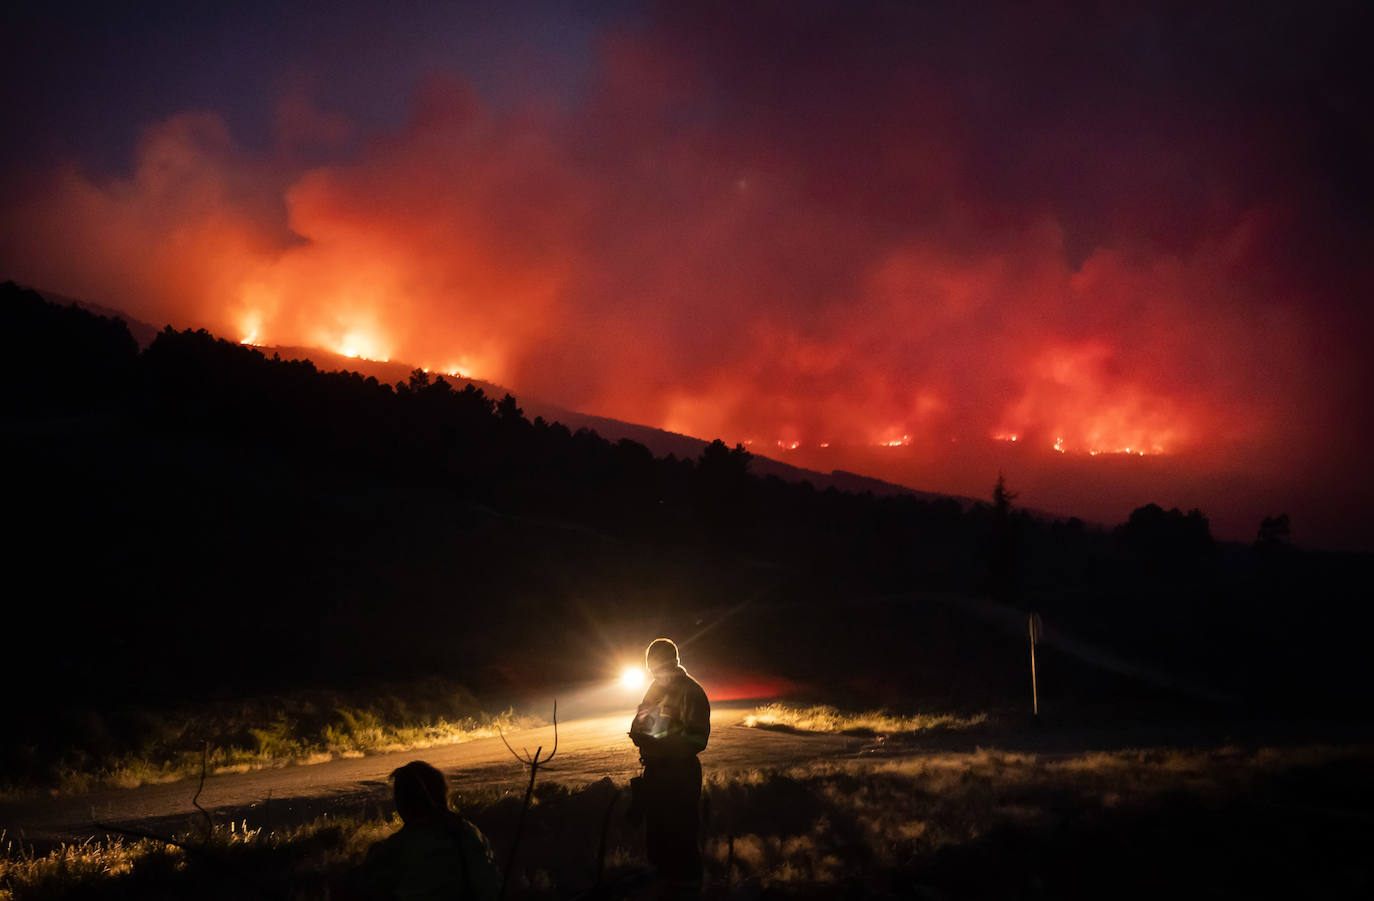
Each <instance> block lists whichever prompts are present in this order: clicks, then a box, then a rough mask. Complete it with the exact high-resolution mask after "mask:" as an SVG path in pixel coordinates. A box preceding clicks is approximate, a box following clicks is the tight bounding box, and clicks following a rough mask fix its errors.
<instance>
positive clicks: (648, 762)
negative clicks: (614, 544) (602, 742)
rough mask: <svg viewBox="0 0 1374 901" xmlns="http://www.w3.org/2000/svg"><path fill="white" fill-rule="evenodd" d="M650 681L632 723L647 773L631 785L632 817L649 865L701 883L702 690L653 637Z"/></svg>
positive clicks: (676, 880)
mask: <svg viewBox="0 0 1374 901" xmlns="http://www.w3.org/2000/svg"><path fill="white" fill-rule="evenodd" d="M644 663H645V665H646V666H647V667H648V669H649V672H650V674H651V675H652V676H653V677H654V681H653V683H652V684H651V685H650V686H649V688H648V690H647V691H646V692H645V693H644V700H643V701H641V702H640V704H639V709H638V710H636V711H635V717H634V720H633V721H632V722H631V724H630V739H631V740H632V741H633V742H634V743H635V745H636V746H637V747H638V748H639V760H640V763H642V764H643V765H644V773H643V775H642V776H641V777H640V778H639V779H638V780H637V781H633V780H632V781H633V782H634V784H633V785H632V789H634V791H633V797H632V802H631V805H632V806H631V814H632V816H643V819H644V844H645V849H646V851H647V852H648V856H649V862H650V863H651V864H653V866H654V868H655V869H656V870H657V871H658V875H659V876H660V878H662V879H663V880H664V881H665V882H667V883H672V884H677V885H681V886H682V887H684V888H686V889H689V890H690V888H692V887H696V888H699V887H700V885H701V878H702V873H701V849H700V847H699V845H698V842H697V839H698V830H699V828H700V823H699V816H700V814H699V811H700V807H701V762H700V761H699V760H697V755H698V754H700V753H701V752H702V751H704V750H705V749H706V742H707V739H708V738H709V737H710V735H711V704H710V702H709V701H708V700H707V699H706V692H705V691H703V690H702V688H701V686H700V685H699V684H698V683H697V681H696V680H695V679H693V678H692V677H691V676H690V675H688V674H687V671H686V670H685V669H683V668H682V663H681V658H680V657H679V655H678V649H677V645H676V644H674V643H673V642H672V641H670V640H669V639H667V638H659V639H656V640H654V641H653V642H652V643H651V644H650V645H649V647H648V650H647V651H645V653H644Z"/></svg>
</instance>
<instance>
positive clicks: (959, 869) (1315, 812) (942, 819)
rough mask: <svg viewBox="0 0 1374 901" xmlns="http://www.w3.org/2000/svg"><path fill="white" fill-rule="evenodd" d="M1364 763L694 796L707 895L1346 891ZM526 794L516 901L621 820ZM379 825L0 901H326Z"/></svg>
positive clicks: (47, 881)
mask: <svg viewBox="0 0 1374 901" xmlns="http://www.w3.org/2000/svg"><path fill="white" fill-rule="evenodd" d="M1370 756H1371V752H1370V751H1369V749H1361V748H1339V747H1307V748H1298V749H1264V750H1258V751H1254V750H1243V749H1238V748H1217V749H1208V750H1198V751H1194V750H1186V749H1167V748H1165V749H1142V750H1131V751H1121V752H1104V753H1085V754H1081V755H1076V756H1071V757H1062V758H1055V759H1044V758H1040V757H1037V756H1035V755H1030V754H1005V753H999V752H996V751H979V752H976V753H973V754H938V755H928V756H920V757H909V758H900V759H889V760H848V761H833V762H828V763H818V764H812V765H809V766H806V767H801V768H792V769H787V770H780V771H769V770H757V771H751V772H743V773H717V774H713V775H710V776H709V777H708V779H707V784H706V796H707V797H708V798H709V807H710V817H709V819H708V820H707V821H706V822H705V823H704V824H703V850H704V859H705V866H706V877H707V884H706V885H707V890H706V895H707V897H719V898H725V897H745V898H753V897H758V896H759V895H767V896H780V897H834V896H845V897H859V896H869V897H912V896H913V895H914V896H916V897H1019V896H1036V895H1038V896H1042V897H1063V898H1079V897H1082V898H1089V897H1091V898H1098V897H1104V896H1115V897H1158V896H1160V894H1161V893H1163V894H1168V893H1169V891H1171V890H1176V889H1177V888H1178V887H1179V886H1186V887H1187V890H1188V891H1187V892H1185V894H1187V893H1196V894H1210V895H1215V896H1231V897H1234V896H1238V895H1242V894H1246V893H1254V892H1259V891H1261V890H1262V889H1265V888H1276V887H1277V888H1282V887H1284V886H1287V887H1290V888H1301V889H1302V891H1301V892H1299V894H1303V893H1306V894H1307V895H1308V896H1312V897H1315V896H1322V897H1357V896H1359V895H1360V891H1359V890H1358V889H1359V887H1360V886H1366V887H1367V886H1368V885H1369V880H1370V875H1371V866H1370V864H1369V862H1368V859H1367V854H1366V853H1365V849H1366V848H1367V845H1368V842H1369V841H1370V840H1371V838H1374V835H1372V834H1371V833H1372V832H1374V827H1371V822H1374V819H1372V818H1371V816H1370V813H1371V811H1370V810H1369V809H1368V802H1369V801H1370V799H1374V775H1371V768H1370V767H1369V765H1368V764H1369V757H1370ZM536 794H537V799H538V803H537V804H536V805H535V806H534V808H533V809H532V810H531V814H530V816H531V820H530V823H529V827H528V828H529V830H530V831H529V832H528V833H527V834H528V835H532V836H535V837H536V838H535V839H533V840H531V841H530V842H529V843H528V844H527V845H526V846H525V847H524V848H523V849H522V851H521V856H520V865H519V866H518V867H517V877H516V878H517V886H516V888H517V890H516V891H515V892H513V893H512V894H513V896H515V897H540V898H544V897H567V896H569V895H571V894H574V893H576V892H579V891H582V890H585V889H586V888H587V887H588V886H589V885H590V884H591V881H592V878H593V874H594V872H595V853H596V847H597V841H598V838H599V829H600V823H601V822H602V818H603V817H604V815H605V812H606V810H607V809H608V807H610V806H611V805H622V806H621V807H620V808H618V809H623V804H624V794H623V786H615V785H614V784H612V783H611V782H610V780H603V781H602V782H599V783H594V784H592V785H588V786H583V787H580V788H577V789H575V790H574V789H568V788H565V787H563V786H560V785H557V784H554V783H546V784H543V785H541V786H540V787H539V788H538V790H537V793H536ZM1361 798H1363V799H1364V801H1363V802H1361V801H1360V799H1361ZM1361 803H1365V805H1366V806H1365V807H1364V808H1361V807H1360V804H1361ZM518 806H519V805H518V799H517V796H516V795H514V794H502V793H499V792H482V793H478V794H476V795H473V796H470V797H469V798H468V804H467V807H466V808H465V810H464V813H465V815H467V816H468V817H469V818H470V819H472V820H473V821H474V822H476V823H477V824H478V825H479V826H480V827H481V828H482V829H483V830H484V831H485V832H486V833H487V835H488V836H489V837H490V838H491V840H492V842H493V845H494V847H495V848H496V850H497V853H498V859H500V860H502V861H504V859H505V849H506V842H507V841H508V840H509V837H510V835H511V833H512V832H513V827H514V821H515V817H516V815H517V813H518ZM395 825H396V824H395V821H394V820H382V819H369V820H344V821H339V820H335V819H331V818H325V819H322V820H318V821H316V822H314V823H311V824H308V825H306V826H303V827H300V828H297V829H293V830H288V831H284V832H275V833H273V834H272V835H268V836H264V835H262V834H261V833H260V832H256V831H254V830H253V829H245V828H243V827H239V828H237V829H236V830H235V829H234V828H232V827H230V828H229V829H227V830H226V829H220V830H216V831H215V832H214V833H213V834H212V835H211V836H208V837H206V836H200V837H196V839H195V840H196V841H197V842H200V843H201V844H203V845H204V847H203V848H202V849H200V850H197V851H195V852H184V851H181V850H178V849H175V848H171V849H169V848H167V847H165V846H161V845H159V844H157V843H150V842H143V841H138V842H125V841H121V840H118V839H116V840H113V841H110V842H105V843H99V842H86V843H83V844H80V845H71V846H64V847H62V848H59V849H56V850H54V851H53V852H52V853H51V854H47V855H41V856H39V855H33V854H31V853H30V854H25V853H24V852H22V850H17V849H15V848H13V847H7V848H6V849H5V854H6V857H5V859H3V860H0V899H10V898H13V899H15V901H24V899H45V901H47V899H60V898H69V897H75V896H77V895H80V896H81V897H85V898H95V899H101V898H114V897H149V898H164V897H165V898H172V897H204V898H231V897H243V896H246V895H247V894H250V892H248V891H247V890H246V889H245V886H247V887H251V888H253V889H254V891H253V892H252V894H255V895H257V896H261V897H281V898H297V899H313V898H319V899H323V898H326V897H328V896H329V891H330V885H331V883H332V882H333V881H334V880H336V879H337V878H338V877H340V876H341V875H342V874H344V873H345V872H346V871H347V870H348V868H349V867H351V866H352V865H353V864H354V863H355V862H356V861H357V860H359V859H360V857H361V855H362V854H363V853H364V851H365V848H366V847H367V845H368V844H370V843H371V842H372V841H375V840H377V839H379V838H381V837H383V836H384V835H386V834H388V833H389V832H390V831H391V830H392V829H393V828H395ZM608 839H609V842H608V852H609V853H608V856H607V873H608V876H609V877H610V878H611V879H612V880H615V879H624V880H626V881H633V876H634V874H635V873H637V872H641V871H642V869H643V867H644V856H643V845H642V838H641V837H640V835H639V834H638V832H637V831H636V830H633V829H631V828H629V827H628V826H626V825H625V823H624V822H623V820H622V818H621V817H619V816H616V817H613V818H612V821H611V829H610V832H609V835H608ZM1255 861H1264V862H1265V864H1264V866H1263V867H1256V866H1255V865H1254V862H1255ZM226 874H227V875H226ZM1178 880H1186V881H1178ZM1175 893H1176V892H1175Z"/></svg>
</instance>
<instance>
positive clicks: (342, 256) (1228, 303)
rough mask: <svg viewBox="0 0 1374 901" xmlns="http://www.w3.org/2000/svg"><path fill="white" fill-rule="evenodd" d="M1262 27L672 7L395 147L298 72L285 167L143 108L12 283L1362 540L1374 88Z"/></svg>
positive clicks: (411, 122)
mask: <svg viewBox="0 0 1374 901" xmlns="http://www.w3.org/2000/svg"><path fill="white" fill-rule="evenodd" d="M1232 12H1233V11H1229V10H1226V9H1217V8H1212V9H1208V10H1203V11H1200V12H1199V11H1196V10H1194V9H1193V8H1192V6H1191V5H1189V6H1187V7H1181V8H1179V9H1178V10H1175V11H1172V12H1165V13H1160V12H1157V11H1153V10H1147V9H1145V8H1143V7H1142V8H1139V9H1129V8H1127V9H1124V10H1122V9H1117V8H1116V7H1113V8H1111V9H1103V10H1095V11H1085V10H1069V9H1061V10H1058V11H1055V12H1052V13H1046V12H1044V11H1036V12H1031V11H1028V10H1024V9H1022V8H1021V5H1019V4H1018V5H1013V6H1012V7H1011V8H1010V9H1009V10H999V11H997V12H996V14H994V13H992V12H989V11H984V12H982V13H966V14H958V15H956V14H953V13H950V12H949V11H947V10H940V9H927V8H922V9H912V8H910V7H909V6H908V5H906V4H901V5H897V6H893V7H887V6H884V5H882V4H877V5H864V8H863V10H862V11H861V12H857V13H855V12H849V11H842V8H841V7H839V6H834V5H826V4H822V5H815V6H812V5H808V4H791V3H789V4H781V5H761V6H751V7H747V8H744V7H740V6H739V5H737V4H726V5H723V6H721V7H719V8H715V9H712V8H704V7H702V6H701V5H698V4H691V5H682V4H670V5H668V6H666V7H664V8H663V9H662V10H659V11H657V12H656V13H655V14H653V15H650V16H648V17H646V18H645V19H644V20H643V21H639V22H637V23H636V24H634V25H633V26H626V27H623V28H620V29H618V30H612V31H610V32H608V33H606V34H604V35H602V36H601V38H600V39H599V41H598V43H597V45H596V46H597V53H596V58H595V62H594V65H593V66H592V70H591V76H590V79H589V82H588V84H587V86H586V89H585V91H584V92H583V95H582V96H580V97H578V98H577V99H576V100H575V102H572V103H554V102H545V100H546V98H544V97H541V96H540V95H539V94H538V93H532V94H531V95H530V96H529V97H527V98H525V99H524V100H523V101H522V102H519V103H515V104H510V103H505V104H501V105H494V104H492V103H490V102H489V100H488V99H487V98H484V96H482V94H481V93H480V92H479V91H477V90H476V89H475V88H474V87H473V86H472V85H471V84H470V83H469V82H468V81H466V80H465V79H464V77H463V75H462V73H461V71H460V68H459V67H454V68H453V69H452V70H448V71H434V72H432V73H431V74H430V75H429V76H427V77H425V78H424V79H423V80H422V81H421V82H420V83H419V84H417V85H415V86H414V87H413V88H412V89H411V93H410V96H409V97H408V98H406V101H405V102H406V103H408V113H407V114H406V115H405V116H404V117H403V119H402V121H400V123H399V124H397V125H394V126H391V127H388V128H385V129H382V130H377V131H373V132H370V133H362V132H361V131H360V128H359V126H357V124H356V123H353V122H351V121H350V120H349V119H348V118H347V116H346V115H345V114H343V113H341V112H340V111H338V110H324V109H322V108H321V107H320V106H319V105H318V104H317V103H316V102H315V100H314V98H312V97H311V96H310V95H309V93H308V90H306V89H304V88H302V87H301V86H300V85H295V86H293V87H292V89H291V90H290V91H288V92H285V93H284V94H283V96H282V98H281V99H280V102H279V104H278V106H277V109H276V113H275V119H274V121H275V123H276V136H275V141H273V142H271V143H270V146H266V147H257V148H255V149H251V150H250V149H245V148H244V147H242V146H239V145H238V144H237V143H236V141H235V137H234V135H232V134H230V132H229V129H228V127H227V126H226V125H225V123H224V120H223V119H222V118H221V117H219V116H218V115H217V114H216V113H215V112H214V111H213V104H210V106H209V108H208V111H200V112H187V113H184V114H182V115H178V116H176V117H173V118H171V119H168V120H164V121H160V122H153V123H149V124H148V126H147V130H146V136H145V139H144V140H143V142H142V144H141V145H140V147H139V148H138V150H137V153H136V156H135V159H134V160H133V164H132V169H131V171H130V172H129V173H128V174H126V175H124V176H121V177H114V178H110V177H104V176H98V175H93V174H86V173H83V172H81V171H79V170H76V169H73V168H70V167H67V168H59V169H56V170H55V171H52V172H51V173H49V174H48V176H47V178H46V179H45V180H44V181H43V182H42V183H41V184H40V183H34V182H30V183H28V184H27V185H25V187H24V190H23V191H22V192H21V194H20V195H18V196H16V197H15V198H14V201H15V202H13V203H11V204H10V205H9V207H8V211H7V212H6V213H5V214H4V217H3V231H0V235H2V236H3V237H2V238H0V241H2V243H0V263H3V265H4V266H5V267H6V270H7V272H8V273H9V274H11V275H13V276H14V277H17V278H20V279H22V280H24V281H27V282H30V283H32V284H35V285H38V286H41V287H48V288H52V289H54V290H59V291H62V292H64V293H68V294H73V295H76V296H85V297H90V298H95V299H100V300H103V301H105V302H109V303H112V304H115V305H119V306H122V307H124V308H126V309H128V310H129V312H131V313H132V314H134V315H136V316H139V317H141V318H145V319H150V320H154V321H158V322H161V321H171V322H174V323H178V324H197V325H201V324H203V325H206V326H208V327H210V328H212V329H215V330H217V331H220V332H222V333H225V334H228V335H232V336H235V337H241V338H249V339H252V340H254V341H256V342H259V343H272V344H306V345H322V346H325V347H329V348H333V349H339V350H346V351H349V352H352V353H357V354H361V355H364V356H370V357H378V358H380V357H390V358H393V359H399V360H405V361H408V362H414V363H416V364H419V365H425V366H430V367H434V368H438V369H443V370H454V369H457V370H461V371H463V372H465V373H470V374H474V375H478V376H481V377H484V378H488V379H491V380H493V381H497V382H501V383H504V384H509V385H511V386H513V387H515V388H516V389H518V390H519V391H522V392H527V393H529V394H531V395H534V396H540V397H545V398H548V399H550V400H555V401H558V402H561V403H563V404H565V405H568V406H573V407H577V408H581V409H585V410H587V411H589V412H596V413H601V414H605V415H611V416H615V417H618V418H622V419H627V420H633V421H638V422H644V423H648V424H652V425H656V426H661V427H665V428H669V429H672V430H675V431H681V432H685V433H690V434H694V435H699V436H705V437H714V436H717V435H719V436H721V437H724V438H726V439H727V440H729V441H732V442H733V441H751V442H753V443H752V444H751V445H750V446H751V447H752V448H753V449H755V450H758V451H761V452H768V453H774V454H777V453H783V451H781V450H780V449H779V448H778V445H779V444H781V445H783V446H784V447H791V445H792V443H793V442H797V443H799V446H798V447H797V449H796V450H795V451H791V453H792V454H793V456H792V457H787V458H786V459H789V460H795V461H796V462H799V463H802V464H804V465H814V466H818V467H824V468H831V466H838V465H847V466H854V467H859V466H862V467H864V468H865V470H866V471H871V472H874V473H875V474H880V475H883V476H885V477H888V478H893V479H895V480H897V481H902V482H905V483H907V484H912V485H915V486H917V487H923V488H930V489H935V490H951V491H959V492H964V493H974V494H978V495H982V494H985V493H986V491H985V489H986V488H987V487H988V486H989V485H990V484H991V482H992V480H993V479H995V477H996V471H997V469H998V468H999V467H1005V468H1007V469H1009V470H1010V472H1009V476H1010V477H1011V478H1012V480H1013V482H1014V483H1015V484H1016V485H1019V487H1021V489H1022V498H1023V500H1025V501H1026V502H1028V503H1030V504H1031V505H1033V506H1039V507H1041V508H1045V509H1052V510H1062V511H1065V512H1076V513H1080V514H1083V515H1088V516H1094V517H1099V518H1103V519H1120V518H1121V517H1124V515H1125V513H1127V512H1129V510H1130V508H1131V506H1132V505H1134V504H1136V503H1144V502H1146V501H1151V500H1158V501H1161V502H1165V503H1177V504H1181V505H1184V506H1195V505H1196V506H1202V507H1204V509H1206V510H1207V511H1208V512H1209V513H1211V514H1212V515H1213V517H1214V519H1215V520H1217V522H1218V524H1219V525H1221V526H1222V531H1223V532H1224V533H1229V534H1232V535H1237V536H1241V537H1245V536H1246V535H1248V534H1250V533H1252V532H1253V528H1254V525H1255V524H1256V523H1257V522H1258V518H1259V516H1261V515H1264V514H1266V513H1276V512H1278V511H1279V510H1280V509H1288V510H1290V512H1293V515H1294V517H1295V520H1296V522H1297V523H1298V528H1299V538H1300V539H1301V538H1302V537H1303V535H1302V531H1301V530H1302V526H1303V523H1304V518H1306V521H1307V522H1308V523H1310V524H1311V529H1312V531H1311V533H1309V534H1310V535H1311V536H1312V537H1314V538H1315V539H1316V540H1320V541H1322V542H1327V543H1340V544H1352V543H1354V544H1361V543H1369V542H1371V541H1374V536H1368V535H1366V536H1363V537H1361V536H1360V535H1358V534H1356V533H1355V532H1352V531H1351V530H1352V529H1358V523H1357V522H1356V519H1357V518H1356V517H1354V516H1351V515H1348V514H1342V513H1340V509H1341V508H1343V507H1344V506H1347V505H1350V504H1352V503H1355V504H1358V503H1365V504H1366V505H1367V502H1368V501H1369V500H1370V499H1371V498H1370V497H1369V494H1370V490H1369V488H1368V482H1369V480H1368V478H1367V476H1365V475H1363V473H1362V471H1361V470H1360V469H1359V468H1358V466H1357V460H1356V456H1357V454H1356V451H1355V449H1356V448H1357V447H1359V446H1361V445H1362V444H1363V443H1364V442H1365V440H1366V439H1367V438H1369V437H1370V436H1371V432H1372V431H1374V430H1371V428H1370V414H1369V412H1368V407H1369V404H1368V386H1369V384H1370V381H1369V375H1370V372H1369V364H1368V362H1367V361H1366V360H1365V357H1364V352H1363V342H1364V341H1365V340H1367V339H1368V338H1369V337H1370V328H1369V325H1370V317H1369V313H1368V312H1367V309H1366V307H1365V297H1366V295H1367V286H1368V285H1369V284H1370V283H1371V281H1370V276H1371V274H1374V273H1371V271H1370V270H1371V266H1370V263H1369V262H1368V261H1369V260H1370V259H1371V258H1374V255H1372V254H1371V253H1370V251H1371V250H1374V247H1371V244H1374V242H1372V241H1371V221H1370V219H1369V214H1368V207H1366V206H1365V205H1364V203H1363V202H1362V201H1361V198H1360V196H1359V195H1360V194H1361V192H1363V193H1364V196H1363V200H1369V199H1371V196H1374V192H1370V190H1369V185H1370V179H1369V177H1368V175H1367V174H1366V173H1364V172H1363V171H1362V170H1361V169H1360V167H1359V166H1357V165H1356V164H1355V163H1354V162H1352V161H1353V160H1356V159H1358V158H1359V157H1358V155H1357V154H1356V153H1355V151H1356V150H1357V149H1358V147H1351V146H1350V140H1351V134H1352V132H1351V129H1354V132H1353V134H1354V138H1355V141H1356V144H1357V145H1358V143H1359V141H1360V140H1363V142H1364V143H1363V145H1362V146H1363V148H1364V150H1366V151H1367V150H1369V144H1370V132H1369V130H1368V128H1367V126H1366V128H1365V130H1364V131H1363V132H1360V131H1359V127H1358V125H1352V120H1351V114H1350V113H1349V111H1350V110H1352V109H1357V108H1359V107H1354V106H1352V105H1351V104H1352V101H1358V100H1359V99H1361V98H1364V99H1368V98H1367V92H1365V86H1364V85H1362V84H1360V83H1359V82H1358V80H1352V79H1351V78H1350V77H1349V76H1350V74H1351V68H1350V67H1352V66H1353V65H1354V64H1353V62H1352V60H1353V59H1354V54H1355V52H1356V51H1355V48H1353V46H1351V45H1350V41H1349V39H1348V38H1347V37H1346V36H1344V34H1343V32H1342V30H1341V28H1340V27H1339V20H1316V19H1299V18H1298V17H1297V16H1296V15H1295V14H1289V13H1286V12H1284V11H1282V10H1278V11H1268V12H1265V13H1264V15H1260V16H1256V15H1247V16H1243V17H1242V16H1238V15H1232ZM306 84H307V85H308V84H309V82H307V83H306ZM1363 108H1365V109H1367V108H1368V106H1367V105H1366V106H1364V107H1363ZM307 161H308V162H307ZM1012 436H1015V439H1016V440H1015V441H1014V442H1013V441H1012V440H1011V438H1012ZM893 442H896V443H901V444H902V445H903V447H902V448H901V449H900V450H898V449H891V450H890V452H887V455H886V456H872V453H871V452H869V451H863V452H860V451H858V450H854V451H852V452H841V451H839V450H838V448H839V446H840V445H851V446H856V447H857V446H863V447H872V446H874V445H878V444H886V443H893ZM822 443H825V444H829V445H831V449H824V448H821V447H819V445H821V444H822ZM1127 449H1130V451H1131V453H1132V454H1139V453H1140V452H1142V451H1143V452H1144V453H1146V454H1147V455H1151V456H1147V457H1146V458H1140V461H1139V462H1138V463H1136V464H1132V465H1129V466H1128V465H1127V464H1126V462H1125V461H1124V460H1123V459H1118V458H1116V457H1114V458H1113V461H1112V462H1110V463H1103V464H1102V465H1103V466H1107V467H1110V469H1104V468H1102V467H1098V468H1096V469H1093V468H1092V467H1093V466H1094V465H1096V464H1094V463H1093V460H1092V458H1090V457H1089V455H1090V454H1091V453H1093V452H1106V453H1108V454H1114V453H1115V452H1124V451H1126V450H1127ZM1061 452H1062V453H1061ZM1153 455H1162V456H1159V457H1155V456H1153ZM1105 472H1110V473H1111V476H1110V478H1106V477H1104V476H1103V473H1105ZM1295 485H1296V486H1300V487H1296V488H1295V487H1294V486H1295ZM1232 486H1236V487H1237V488H1238V490H1240V491H1241V493H1242V494H1243V497H1237V496H1235V495H1233V493H1232V492H1233V487H1232ZM1337 493H1343V494H1344V495H1345V498H1344V499H1343V500H1341V501H1337V500H1335V499H1334V496H1335V494H1337ZM1366 528H1367V527H1366Z"/></svg>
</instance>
